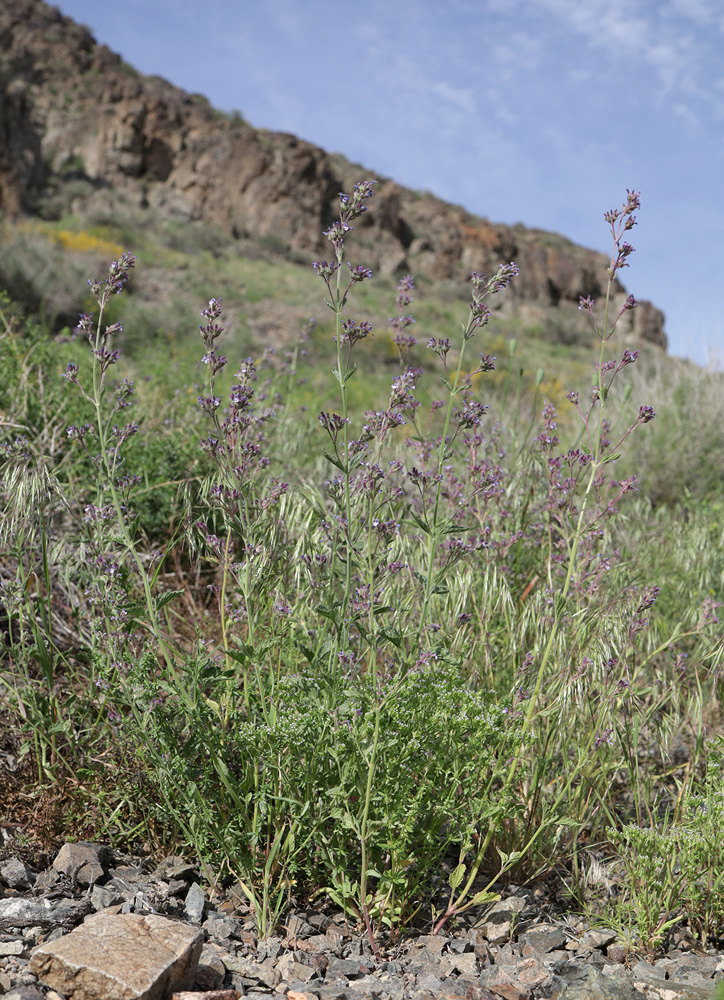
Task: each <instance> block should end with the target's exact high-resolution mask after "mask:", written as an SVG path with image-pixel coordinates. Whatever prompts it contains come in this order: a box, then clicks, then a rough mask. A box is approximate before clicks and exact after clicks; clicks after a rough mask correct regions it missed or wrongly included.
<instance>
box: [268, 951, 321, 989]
mask: <svg viewBox="0 0 724 1000" xmlns="http://www.w3.org/2000/svg"><path fill="white" fill-rule="evenodd" d="M277 972H278V973H279V975H280V976H281V981H282V982H291V981H292V980H295V981H297V982H301V983H308V982H309V980H310V979H311V978H312V977H313V976H314V969H312V968H310V966H308V965H304V964H303V963H302V962H298V961H297V960H296V959H295V958H294V955H293V954H292V953H291V952H288V953H287V954H286V955H282V957H281V958H280V959H279V961H278V962H277Z"/></svg>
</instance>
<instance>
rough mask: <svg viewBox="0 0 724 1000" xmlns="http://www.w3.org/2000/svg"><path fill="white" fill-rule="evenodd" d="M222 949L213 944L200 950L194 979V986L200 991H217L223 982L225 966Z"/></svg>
mask: <svg viewBox="0 0 724 1000" xmlns="http://www.w3.org/2000/svg"><path fill="white" fill-rule="evenodd" d="M223 951H224V949H223V948H220V947H219V946H218V945H215V944H205V945H204V946H203V948H202V949H201V955H200V956H199V964H198V967H197V969H196V976H195V977H194V986H196V987H197V988H198V989H201V990H215V989H218V988H219V987H220V986H221V984H222V982H223V981H224V976H225V975H226V966H225V965H224V961H223Z"/></svg>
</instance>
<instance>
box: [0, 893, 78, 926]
mask: <svg viewBox="0 0 724 1000" xmlns="http://www.w3.org/2000/svg"><path fill="white" fill-rule="evenodd" d="M90 910H91V904H90V900H88V899H68V898H66V897H65V896H62V897H61V898H60V899H24V898H23V897H21V896H16V897H12V898H10V899H0V926H3V925H4V926H6V927H33V926H35V925H36V924H40V925H41V926H43V927H47V926H51V927H52V926H55V925H57V924H77V923H78V922H79V921H81V920H82V919H83V917H84V916H85V915H86V914H87V913H89V912H90Z"/></svg>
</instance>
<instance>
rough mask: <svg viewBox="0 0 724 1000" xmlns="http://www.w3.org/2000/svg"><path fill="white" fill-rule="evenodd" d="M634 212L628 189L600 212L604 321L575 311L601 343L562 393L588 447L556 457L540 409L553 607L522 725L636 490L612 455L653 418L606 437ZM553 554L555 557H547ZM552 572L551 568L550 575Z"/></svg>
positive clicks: (625, 356) (647, 411)
mask: <svg viewBox="0 0 724 1000" xmlns="http://www.w3.org/2000/svg"><path fill="white" fill-rule="evenodd" d="M639 207H640V196H639V194H638V193H637V192H633V191H628V192H627V199H626V204H625V205H624V206H623V207H622V208H621V209H614V210H611V211H609V212H607V213H606V214H605V219H606V222H607V223H608V224H609V227H610V230H611V236H612V239H613V252H612V255H611V262H610V265H609V268H608V282H607V286H606V300H605V306H604V314H603V322H602V325H601V326H599V324H598V321H597V319H596V316H595V313H594V311H593V307H594V301H593V299H591V298H590V296H589V297H586V298H584V297H581V300H580V308H581V309H586V310H587V311H588V313H589V314H590V316H591V319H592V321H593V326H594V329H595V332H596V335H597V336H598V339H599V341H600V345H601V347H600V354H599V359H598V364H597V367H596V383H595V385H594V387H593V390H592V393H591V398H590V400H589V401H588V403H583V402H582V400H581V399H580V398H579V394H578V393H577V392H570V393H569V394H568V399H569V401H570V402H571V403H572V404H573V406H574V407H575V408H576V411H577V413H578V414H579V417H580V419H581V422H582V425H583V434H582V436H583V439H584V441H585V445H586V446H587V447H583V448H571V449H569V450H568V451H567V452H565V453H562V454H561V453H558V452H557V448H558V445H559V443H560V442H559V439H558V436H557V434H556V413H555V408H554V407H552V406H551V405H550V404H546V406H545V408H544V411H543V425H544V426H543V431H542V433H541V434H540V435H539V437H538V438H537V439H536V440H537V444H538V445H539V447H540V449H541V451H542V453H543V455H544V456H545V461H546V466H547V472H548V503H547V509H548V514H549V519H550V524H551V532H550V539H551V541H550V555H549V562H548V586H549V589H550V592H551V601H552V604H553V607H552V611H551V613H550V620H549V622H548V624H549V626H550V628H549V635H548V640H547V642H546V644H545V647H544V650H543V654H542V656H541V659H540V663H539V666H538V672H537V676H536V680H535V685H534V690H533V692H532V694H531V697H530V701H529V705H528V710H527V712H526V726H529V725H530V724H531V722H532V719H533V717H534V714H535V712H536V708H537V705H538V695H539V693H540V690H541V685H542V683H543V679H544V677H545V675H546V670H547V668H548V665H549V661H550V657H551V653H552V651H553V649H554V647H555V643H556V640H557V639H558V637H559V630H560V628H561V623H562V619H563V617H564V616H565V614H566V613H567V611H569V610H571V609H569V608H567V604H568V601H569V598H570V597H571V596H572V594H574V593H576V592H577V593H578V594H579V595H580V594H582V593H583V592H584V591H585V586H586V581H587V579H588V578H590V576H591V574H592V573H595V572H596V570H595V568H594V563H595V555H596V543H597V541H598V540H599V539H600V537H601V525H602V523H603V522H604V521H605V520H606V519H607V518H609V517H611V516H612V515H613V514H615V512H616V504H617V503H618V501H619V500H620V499H621V497H622V496H624V494H626V493H629V492H630V491H631V490H633V489H635V481H636V480H635V477H631V478H630V479H628V480H623V481H620V482H619V481H617V480H615V479H611V478H610V472H609V471H608V467H612V463H613V462H615V460H616V458H617V457H618V453H617V450H618V448H619V447H620V446H621V444H622V443H623V442H624V441H625V440H626V438H628V437H629V435H630V434H632V433H633V432H634V431H635V430H636V429H637V428H638V427H640V426H641V425H642V424H646V423H648V422H649V421H651V420H653V418H654V417H655V413H654V411H653V409H652V408H651V407H650V406H641V407H640V409H639V413H638V417H637V418H636V420H635V421H634V422H633V423H632V424H631V425H630V426H629V427H628V428H627V429H626V430H625V431H624V432H623V433H622V434H621V435H620V437H619V438H618V440H617V441H616V443H615V444H614V445H612V444H611V441H610V440H609V439H608V434H609V433H610V430H611V423H610V421H609V419H608V417H607V402H608V399H609V394H610V391H611V387H612V385H613V383H614V380H615V379H616V377H617V376H618V375H619V374H620V373H621V372H622V371H623V370H624V369H625V368H627V367H628V366H629V365H631V364H633V363H634V362H635V361H636V359H637V357H638V353H639V352H638V351H631V350H629V349H628V348H627V349H625V350H624V351H623V353H622V355H621V357H620V358H619V359H616V360H611V359H607V358H606V357H605V354H606V348H607V347H608V346H609V344H610V342H611V340H612V338H613V336H614V334H615V333H616V329H617V326H618V323H619V321H620V319H621V317H622V316H623V315H624V313H626V312H628V311H629V310H631V309H635V308H636V305H637V303H636V299H635V298H634V296H633V295H629V296H628V298H627V299H626V301H625V302H624V304H623V306H622V307H621V309H620V311H619V312H618V314H617V315H616V316H615V317H614V318H613V319H611V317H610V309H611V302H612V293H613V290H614V281H615V278H616V274H617V272H618V271H619V270H620V269H621V268H623V267H628V258H629V256H630V255H631V254H632V253H633V247H632V246H631V244H630V243H628V242H627V241H626V240H625V239H624V236H625V234H626V233H627V232H628V231H629V230H631V229H632V228H633V227H634V226H635V225H636V216H635V215H634V212H635V211H636V210H637V209H638V208H639ZM554 552H558V553H561V554H560V555H558V556H554ZM556 567H558V569H557V570H556Z"/></svg>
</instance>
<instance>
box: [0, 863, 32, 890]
mask: <svg viewBox="0 0 724 1000" xmlns="http://www.w3.org/2000/svg"><path fill="white" fill-rule="evenodd" d="M0 878H2V880H3V882H4V883H5V885H7V886H9V887H10V888H11V889H29V888H30V887H31V885H32V884H33V882H35V875H34V874H33V872H32V871H31V870H30V868H28V866H27V865H26V864H25V862H24V861H21V860H20V858H8V859H7V861H3V863H2V864H1V865H0Z"/></svg>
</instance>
